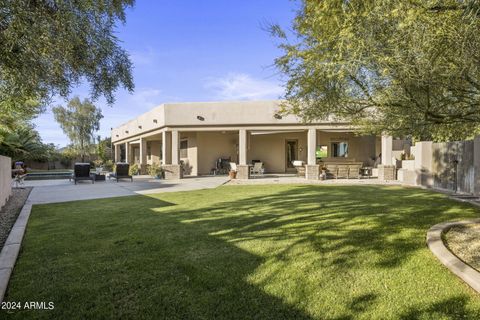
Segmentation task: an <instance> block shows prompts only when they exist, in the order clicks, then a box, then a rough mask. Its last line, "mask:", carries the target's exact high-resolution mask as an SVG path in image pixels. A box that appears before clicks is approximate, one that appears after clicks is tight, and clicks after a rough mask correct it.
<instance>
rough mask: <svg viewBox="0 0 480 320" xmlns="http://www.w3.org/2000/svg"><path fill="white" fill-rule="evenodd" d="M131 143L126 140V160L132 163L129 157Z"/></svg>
mask: <svg viewBox="0 0 480 320" xmlns="http://www.w3.org/2000/svg"><path fill="white" fill-rule="evenodd" d="M129 149H130V143H128V142H125V162H126V163H130V159H129V156H130V150H129Z"/></svg>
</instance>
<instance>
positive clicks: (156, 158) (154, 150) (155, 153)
mask: <svg viewBox="0 0 480 320" xmlns="http://www.w3.org/2000/svg"><path fill="white" fill-rule="evenodd" d="M147 144H148V146H149V147H150V154H151V156H150V159H149V158H148V154H147V164H154V163H156V164H160V153H161V150H160V144H161V141H160V140H151V141H147Z"/></svg>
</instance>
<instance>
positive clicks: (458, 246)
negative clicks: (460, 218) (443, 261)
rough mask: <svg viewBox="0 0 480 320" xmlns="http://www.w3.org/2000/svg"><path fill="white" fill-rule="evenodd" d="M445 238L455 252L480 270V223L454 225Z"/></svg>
mask: <svg viewBox="0 0 480 320" xmlns="http://www.w3.org/2000/svg"><path fill="white" fill-rule="evenodd" d="M444 238H445V243H446V245H447V246H448V248H449V249H450V251H452V253H453V254H455V255H456V256H457V257H458V258H460V259H461V260H462V261H463V262H465V263H466V264H468V265H470V266H471V267H472V268H474V269H476V270H477V271H480V224H467V225H461V226H455V227H452V228H450V230H448V232H447V233H446V234H445V236H444Z"/></svg>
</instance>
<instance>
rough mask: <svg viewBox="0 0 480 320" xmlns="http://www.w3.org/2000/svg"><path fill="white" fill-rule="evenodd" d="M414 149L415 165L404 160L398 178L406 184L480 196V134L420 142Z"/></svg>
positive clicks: (412, 151)
mask: <svg viewBox="0 0 480 320" xmlns="http://www.w3.org/2000/svg"><path fill="white" fill-rule="evenodd" d="M410 151H411V154H413V155H414V156H415V160H414V163H413V164H412V163H411V161H402V169H400V170H399V175H398V178H399V180H400V181H402V182H403V183H405V184H413V185H418V186H425V187H429V188H434V189H441V190H450V191H456V192H459V193H467V194H475V195H480V136H477V137H475V140H467V141H455V142H441V143H433V142H429V141H423V142H418V143H417V144H416V145H415V146H413V147H412V148H411V150H410ZM400 171H401V172H400Z"/></svg>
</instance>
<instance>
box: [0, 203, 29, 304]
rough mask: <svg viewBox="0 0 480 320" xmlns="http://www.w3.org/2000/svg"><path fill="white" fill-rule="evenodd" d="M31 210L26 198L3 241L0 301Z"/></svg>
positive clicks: (0, 266)
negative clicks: (5, 239)
mask: <svg viewBox="0 0 480 320" xmlns="http://www.w3.org/2000/svg"><path fill="white" fill-rule="evenodd" d="M29 197H30V196H29ZM31 211H32V204H31V203H30V202H29V201H28V198H27V202H25V204H24V206H23V208H22V211H20V214H19V215H18V218H17V221H15V224H14V225H13V228H12V230H10V234H9V235H8V238H7V241H5V245H4V246H3V249H2V252H0V302H2V301H3V298H4V296H5V292H6V291H7V286H8V281H9V280H10V276H11V274H12V271H13V268H14V266H15V262H16V261H17V257H18V253H19V252H20V246H21V244H22V240H23V235H24V234H25V230H26V228H27V223H28V218H29V217H30V212H31Z"/></svg>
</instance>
